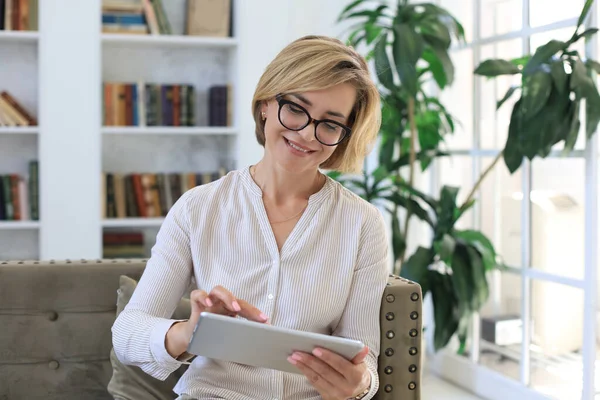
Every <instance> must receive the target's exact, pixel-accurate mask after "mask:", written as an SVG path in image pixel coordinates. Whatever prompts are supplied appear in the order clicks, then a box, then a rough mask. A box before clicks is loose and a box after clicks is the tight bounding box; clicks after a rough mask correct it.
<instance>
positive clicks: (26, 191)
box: [0, 161, 40, 221]
mask: <svg viewBox="0 0 600 400" xmlns="http://www.w3.org/2000/svg"><path fill="white" fill-rule="evenodd" d="M39 219H40V215H39V194H38V162H37V161H31V162H30V163H29V177H24V176H22V175H19V174H8V175H0V221H38V220H39Z"/></svg>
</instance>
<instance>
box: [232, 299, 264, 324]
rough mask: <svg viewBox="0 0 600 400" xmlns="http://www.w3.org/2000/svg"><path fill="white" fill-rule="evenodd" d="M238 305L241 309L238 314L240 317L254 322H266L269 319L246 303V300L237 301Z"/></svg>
mask: <svg viewBox="0 0 600 400" xmlns="http://www.w3.org/2000/svg"><path fill="white" fill-rule="evenodd" d="M238 303H239V304H240V307H241V308H242V309H241V310H240V312H239V314H240V315H241V316H242V317H244V318H246V319H249V320H252V321H256V322H267V320H268V319H269V317H267V316H266V315H265V314H264V313H263V312H262V311H260V310H259V309H258V308H256V307H254V306H253V305H252V304H250V303H248V302H247V301H246V300H242V299H238Z"/></svg>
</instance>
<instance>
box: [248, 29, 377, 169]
mask: <svg viewBox="0 0 600 400" xmlns="http://www.w3.org/2000/svg"><path fill="white" fill-rule="evenodd" d="M342 83H350V84H352V85H353V86H354V87H355V88H356V103H355V104H354V108H353V110H352V113H351V114H350V117H349V120H348V123H347V125H348V126H349V127H350V128H352V133H351V134H350V137H349V138H347V139H345V140H344V141H343V142H342V143H340V144H338V145H337V148H336V149H335V151H334V152H333V154H332V155H331V157H329V159H327V160H326V161H325V162H324V163H322V164H321V166H320V167H321V168H323V169H326V170H335V171H339V172H342V173H356V172H360V171H362V169H363V162H364V159H365V157H366V156H367V154H368V153H369V152H370V151H371V150H372V145H373V143H374V142H375V140H376V138H377V133H378V132H379V128H380V125H381V108H380V98H379V91H378V90H377V86H376V85H375V84H374V82H373V80H372V79H371V76H370V74H369V69H368V66H367V63H366V61H365V59H364V58H363V57H362V56H361V55H360V54H358V53H357V52H356V51H355V50H354V49H353V48H352V47H349V46H346V45H345V44H344V43H342V42H341V41H340V40H338V39H334V38H330V37H327V36H315V35H310V36H304V37H302V38H300V39H297V40H295V41H293V42H292V43H290V44H289V45H288V46H286V47H285V48H284V49H283V50H282V51H281V52H280V53H279V54H278V55H277V56H276V57H275V59H274V60H273V61H272V62H271V63H270V64H269V65H268V66H267V68H266V70H265V72H264V73H263V75H262V77H261V78H260V80H259V82H258V85H257V86H256V91H255V92H254V98H253V99H252V113H253V115H254V122H255V124H256V138H257V140H258V143H259V144H260V145H261V146H263V147H264V145H265V131H264V127H265V122H264V121H263V120H262V118H261V104H262V102H264V101H269V100H271V99H273V98H275V96H276V95H277V94H279V93H290V92H292V93H299V92H307V91H314V90H322V89H328V88H330V87H333V86H337V85H339V84H342Z"/></svg>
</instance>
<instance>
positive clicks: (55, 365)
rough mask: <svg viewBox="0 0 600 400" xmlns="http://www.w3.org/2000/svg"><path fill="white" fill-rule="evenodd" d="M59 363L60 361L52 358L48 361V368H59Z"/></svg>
mask: <svg viewBox="0 0 600 400" xmlns="http://www.w3.org/2000/svg"><path fill="white" fill-rule="evenodd" d="M58 367H59V364H58V361H55V360H52V361H50V362H49V363H48V368H50V369H58Z"/></svg>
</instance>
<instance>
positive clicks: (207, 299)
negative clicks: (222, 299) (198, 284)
mask: <svg viewBox="0 0 600 400" xmlns="http://www.w3.org/2000/svg"><path fill="white" fill-rule="evenodd" d="M206 304H207V305H208V306H209V307H212V306H213V302H212V301H211V300H210V299H209V298H208V297H207V298H206Z"/></svg>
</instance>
